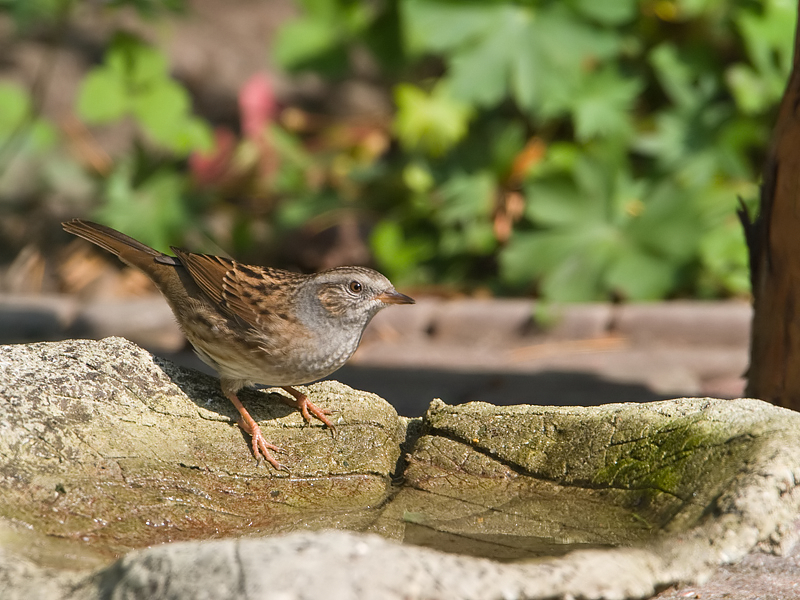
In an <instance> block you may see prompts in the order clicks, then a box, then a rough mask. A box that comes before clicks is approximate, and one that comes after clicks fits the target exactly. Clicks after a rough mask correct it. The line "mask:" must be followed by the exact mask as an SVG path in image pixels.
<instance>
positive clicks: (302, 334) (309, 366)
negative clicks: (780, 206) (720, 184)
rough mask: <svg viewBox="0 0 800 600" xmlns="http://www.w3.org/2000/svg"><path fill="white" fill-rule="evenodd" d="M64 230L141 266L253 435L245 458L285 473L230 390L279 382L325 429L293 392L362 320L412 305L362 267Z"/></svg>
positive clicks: (324, 368) (354, 343) (341, 353)
mask: <svg viewBox="0 0 800 600" xmlns="http://www.w3.org/2000/svg"><path fill="white" fill-rule="evenodd" d="M62 225H63V227H64V230H65V231H68V232H69V233H73V234H75V235H77V236H80V237H82V238H84V239H86V240H88V241H90V242H92V243H94V244H97V245H98V246H100V247H101V248H104V249H105V250H108V251H109V252H111V253H112V254H115V255H116V256H118V257H119V259H120V260H121V261H122V262H124V263H125V264H128V265H130V266H132V267H136V268H138V269H140V270H142V271H143V272H144V273H145V274H146V275H147V276H148V277H150V279H152V280H153V282H154V283H155V284H156V286H157V287H158V289H159V290H160V291H161V293H162V294H163V295H164V297H165V298H166V299H167V302H168V303H169V305H170V308H172V312H173V313H175V318H176V319H177V321H178V325H180V327H181V329H182V330H183V333H184V334H185V335H186V338H187V339H188V340H189V342H191V344H192V346H194V349H195V351H196V352H197V355H198V356H199V357H200V358H201V359H202V360H203V362H205V363H206V364H208V365H210V366H211V367H213V368H214V369H216V371H217V373H219V377H220V383H221V385H222V392H223V393H224V394H225V396H226V397H227V398H228V399H229V400H230V401H231V402H232V403H233V405H234V406H235V407H236V410H238V411H239V414H240V415H241V417H240V418H239V426H240V427H241V428H242V429H244V430H245V431H246V432H247V433H249V434H250V436H252V447H253V454H254V455H255V457H256V458H259V457H260V456H263V457H264V458H265V459H266V460H267V461H268V462H269V463H270V464H271V465H272V466H273V467H275V468H276V469H281V470H288V469H286V467H284V466H283V465H281V464H280V463H279V462H278V461H277V460H275V458H274V457H273V456H272V454H271V453H270V450H272V451H280V450H281V449H280V448H278V447H277V446H274V445H272V444H270V443H269V442H267V440H266V439H265V438H264V436H263V434H262V433H261V429H260V428H259V426H258V424H257V423H256V422H255V420H253V418H252V417H251V416H250V414H249V413H248V412H247V410H246V409H245V407H244V406H243V405H242V403H241V402H240V401H239V398H238V397H237V396H236V393H237V392H238V391H239V390H240V389H241V388H243V387H245V386H248V385H253V384H256V383H259V384H266V385H275V386H280V387H282V388H283V389H284V390H286V391H287V392H288V393H289V394H291V395H292V397H293V398H294V400H290V399H288V398H283V400H284V402H286V403H287V404H289V405H290V406H294V407H296V408H298V409H299V410H300V412H301V413H302V415H303V418H304V419H305V420H306V421H310V420H311V415H314V416H315V417H316V418H317V419H319V420H320V421H322V422H323V423H324V424H325V425H327V426H328V427H329V428H331V430H334V429H335V428H334V426H333V423H331V421H330V420H329V419H328V418H327V416H326V415H329V414H331V411H329V410H327V409H321V408H319V407H317V406H316V405H314V404H313V403H312V402H310V401H309V400H308V398H307V397H306V396H305V394H302V393H301V392H299V391H297V390H296V389H294V388H293V387H291V386H293V385H301V384H304V383H310V382H312V381H316V380H317V379H321V378H323V377H325V376H327V375H330V374H331V373H333V372H334V371H335V370H336V369H338V368H339V367H341V366H342V365H343V364H344V363H345V362H347V360H348V359H349V358H350V357H351V356H352V355H353V352H355V350H356V348H357V347H358V344H359V342H360V341H361V335H362V333H363V332H364V329H365V328H366V326H367V324H368V323H369V322H370V320H371V319H372V317H373V316H375V314H376V313H377V312H378V311H379V310H381V309H382V308H385V307H387V306H389V305H390V304H413V303H414V300H413V299H412V298H409V297H408V296H406V295H404V294H401V293H399V292H397V291H396V290H395V289H394V287H393V286H392V284H391V283H390V282H389V280H388V279H386V277H384V276H383V275H381V274H380V273H378V272H377V271H373V270H372V269H367V268H364V267H338V268H335V269H329V270H327V271H322V272H321V273H316V274H313V275H301V274H298V273H291V272H289V271H283V270H280V269H272V268H269V267H254V266H249V265H244V264H242V263H239V262H237V261H235V260H231V259H228V258H222V257H220V256H212V255H209V254H196V253H193V252H186V251H185V250H181V249H180V248H175V247H173V248H172V250H173V252H175V254H176V255H177V256H170V255H168V254H164V253H162V252H159V251H158V250H154V249H153V248H150V247H149V246H146V245H144V244H142V243H141V242H138V241H136V240H135V239H133V238H131V237H129V236H127V235H125V234H123V233H120V232H119V231H116V230H114V229H111V228H110V227H106V226H104V225H98V224H97V223H91V222H89V221H83V220H81V219H73V220H72V221H68V222H66V223H62Z"/></svg>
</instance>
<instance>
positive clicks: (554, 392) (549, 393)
mask: <svg viewBox="0 0 800 600" xmlns="http://www.w3.org/2000/svg"><path fill="white" fill-rule="evenodd" d="M164 357H165V358H168V359H169V360H171V361H173V362H175V363H176V364H179V365H181V366H186V367H192V368H194V369H197V370H198V371H203V372H205V373H208V374H210V375H213V374H214V372H213V370H212V369H211V368H210V367H208V366H206V365H205V364H203V362H202V361H200V359H199V358H197V357H196V356H195V355H194V354H193V353H191V352H181V353H178V354H170V355H164ZM328 379H335V380H337V381H341V382H342V383H344V384H346V385H349V386H350V387H353V388H356V389H359V390H366V391H368V392H372V393H375V394H377V395H379V396H381V397H382V398H384V399H386V400H387V401H388V402H390V403H391V404H392V406H394V407H395V409H396V410H397V412H398V413H399V414H401V415H403V416H406V417H419V416H421V415H422V414H423V413H424V412H425V411H426V410H427V408H428V405H429V404H430V402H431V400H433V399H434V398H441V399H442V400H444V401H445V402H446V403H447V404H463V403H465V402H474V401H480V402H490V403H491V404H497V405H501V406H507V405H510V404H540V405H546V406H596V405H598V404H608V403H612V402H653V401H655V400H667V399H670V398H674V395H671V396H666V395H660V394H656V393H655V392H653V391H652V390H651V389H649V388H648V387H646V386H644V385H641V384H637V383H620V382H614V381H608V380H606V379H603V378H602V377H599V376H597V375H595V374H593V373H585V372H577V371H576V372H571V371H570V372H566V371H543V372H540V373H503V372H486V373H475V372H462V371H447V370H442V369H400V368H391V369H390V368H379V367H363V366H355V365H345V366H344V367H342V368H341V369H339V370H338V371H336V372H335V373H334V374H333V375H331V376H330V377H329V378H328ZM244 400H245V399H244V398H242V401H244ZM287 409H288V407H287ZM288 410H291V409H288Z"/></svg>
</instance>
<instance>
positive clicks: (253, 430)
mask: <svg viewBox="0 0 800 600" xmlns="http://www.w3.org/2000/svg"><path fill="white" fill-rule="evenodd" d="M239 427H241V428H242V429H243V430H244V431H245V432H247V433H249V434H250V437H251V438H252V440H251V444H252V449H253V456H255V457H256V460H260V459H261V458H262V457H263V458H264V460H266V461H267V462H268V463H269V464H271V465H272V466H273V467H275V469H276V470H278V471H286V472H287V473H288V472H289V468H288V467H287V466H286V465H283V464H281V463H279V462H278V461H277V460H276V459H275V457H274V456H272V453H271V452H270V450H272V452H283V448H281V447H280V446H276V445H275V444H270V443H269V442H268V441H267V440H266V438H265V437H264V434H263V433H261V428H260V427H259V426H258V424H257V423H256V422H255V421H253V422H252V423H248V422H247V421H246V420H245V419H242V418H240V419H239Z"/></svg>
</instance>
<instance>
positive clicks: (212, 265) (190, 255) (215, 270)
mask: <svg viewBox="0 0 800 600" xmlns="http://www.w3.org/2000/svg"><path fill="white" fill-rule="evenodd" d="M172 251H173V252H174V253H175V255H176V256H177V257H178V258H179V259H180V261H181V263H182V264H183V266H184V267H186V270H187V271H189V274H190V275H191V276H192V279H194V281H195V283H196V284H197V285H198V286H199V287H200V289H201V290H203V292H204V293H205V294H206V295H207V296H208V297H209V298H211V299H212V300H213V301H214V302H216V303H217V304H219V305H220V306H223V307H224V300H225V296H224V292H223V290H222V280H223V279H224V278H225V273H227V272H228V271H229V270H230V269H231V267H232V266H233V261H232V260H230V259H228V258H222V257H221V256H212V255H210V254H196V253H194V252H187V251H186V250H183V249H181V248H176V247H174V246H173V247H172Z"/></svg>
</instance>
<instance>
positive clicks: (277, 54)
mask: <svg viewBox="0 0 800 600" xmlns="http://www.w3.org/2000/svg"><path fill="white" fill-rule="evenodd" d="M339 43H340V38H339V36H338V35H337V34H336V30H335V29H334V28H333V27H332V26H331V25H330V23H327V22H324V21H321V20H317V19H315V18H305V19H298V20H297V21H291V22H289V23H287V24H286V25H284V26H283V27H281V28H280V29H279V30H278V34H277V37H276V39H275V45H274V47H273V56H274V58H275V61H276V62H277V63H278V64H279V65H280V66H281V67H283V68H284V69H293V68H296V67H298V66H300V65H302V64H303V63H305V62H306V61H308V60H311V59H313V58H316V57H317V56H319V55H320V54H323V53H325V52H326V51H327V50H329V49H331V48H333V47H334V46H336V45H338V44H339Z"/></svg>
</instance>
